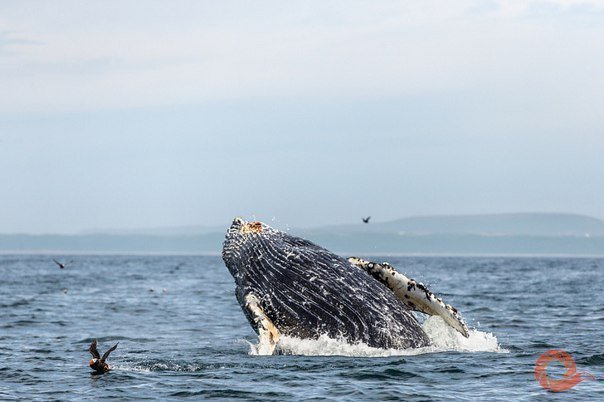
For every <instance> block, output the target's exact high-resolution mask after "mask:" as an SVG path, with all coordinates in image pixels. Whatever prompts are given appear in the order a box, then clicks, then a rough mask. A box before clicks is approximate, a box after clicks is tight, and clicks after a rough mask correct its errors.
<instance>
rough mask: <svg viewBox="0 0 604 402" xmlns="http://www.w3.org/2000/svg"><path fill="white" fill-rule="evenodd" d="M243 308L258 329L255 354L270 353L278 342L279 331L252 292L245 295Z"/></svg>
mask: <svg viewBox="0 0 604 402" xmlns="http://www.w3.org/2000/svg"><path fill="white" fill-rule="evenodd" d="M245 308H246V309H247V310H248V311H249V313H250V315H251V316H252V318H253V320H254V322H255V323H256V328H257V330H258V346H257V354H259V355H272V354H273V353H274V352H275V348H276V347H277V342H279V331H278V330H277V328H276V327H275V325H274V324H273V323H272V322H271V320H270V319H269V318H268V317H267V316H266V314H265V313H264V311H263V310H262V307H261V306H260V300H258V298H257V297H256V295H254V294H253V293H248V294H247V295H246V296H245Z"/></svg>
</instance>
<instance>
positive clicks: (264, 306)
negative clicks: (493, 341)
mask: <svg viewBox="0 0 604 402" xmlns="http://www.w3.org/2000/svg"><path fill="white" fill-rule="evenodd" d="M222 258H223V260H224V262H225V265H226V266H227V268H228V269H229V272H230V273H231V275H233V278H234V279H235V284H236V292H235V293H236V296H237V300H238V301H239V304H240V305H241V307H242V309H243V312H244V313H245V316H246V317H247V319H248V321H249V322H250V324H251V326H252V327H253V328H254V330H255V331H256V333H258V335H259V337H260V341H261V343H264V344H268V345H270V346H269V352H270V353H273V351H274V350H275V347H276V345H277V342H278V340H279V337H280V336H281V335H287V336H292V337H297V338H301V339H316V338H318V337H319V336H321V335H323V334H326V335H328V336H329V337H331V338H341V339H344V340H346V341H347V342H349V343H358V342H363V343H365V344H367V345H369V346H371V347H376V348H395V349H406V348H417V347H422V346H427V345H429V343H430V341H429V339H428V336H427V335H426V334H425V333H424V331H423V330H422V328H421V326H420V324H419V322H418V321H417V319H416V318H415V315H414V314H413V312H412V310H416V311H420V312H423V313H426V314H430V315H439V316H441V317H442V318H443V319H444V320H445V322H447V323H448V324H449V325H451V326H452V327H453V328H455V329H456V330H457V331H459V332H460V333H461V334H462V335H464V336H466V337H467V336H468V328H467V326H466V324H465V323H464V321H463V319H462V318H461V315H460V314H459V313H458V311H457V310H456V309H454V308H453V307H451V306H449V305H447V304H445V303H444V302H443V301H442V300H441V299H440V298H438V297H436V296H435V295H434V294H432V293H431V292H430V291H429V290H428V289H427V288H426V287H425V286H424V285H422V284H421V283H418V282H416V281H414V280H412V279H409V278H407V277H406V276H404V275H402V274H401V273H399V272H397V271H396V270H395V269H394V267H392V266H391V265H389V264H388V263H381V264H378V263H374V262H369V261H365V260H362V259H360V258H356V257H350V258H348V259H345V258H342V257H340V256H338V255H336V254H334V253H332V252H330V251H328V250H326V249H324V248H322V247H320V246H318V245H316V244H314V243H312V242H310V241H308V240H305V239H302V238H299V237H295V236H291V235H289V234H287V233H284V232H281V231H279V230H276V229H274V228H271V227H270V226H268V225H266V224H264V223H262V222H246V221H244V220H243V219H240V218H235V220H234V221H233V223H232V225H231V227H230V228H229V229H228V231H227V234H226V238H225V241H224V246H223V251H222Z"/></svg>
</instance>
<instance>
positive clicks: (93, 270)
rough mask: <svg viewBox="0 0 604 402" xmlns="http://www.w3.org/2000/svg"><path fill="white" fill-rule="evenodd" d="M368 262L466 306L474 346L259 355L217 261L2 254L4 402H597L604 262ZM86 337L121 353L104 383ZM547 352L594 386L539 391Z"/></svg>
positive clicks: (290, 347) (438, 332) (441, 330)
mask: <svg viewBox="0 0 604 402" xmlns="http://www.w3.org/2000/svg"><path fill="white" fill-rule="evenodd" d="M53 257H54V258H57V259H59V260H61V261H63V262H67V267H66V268H65V269H59V268H58V267H57V265H56V264H55V263H54V262H53V261H52V258H53ZM361 257H367V258H371V256H361ZM372 259H373V260H377V261H382V260H387V261H389V262H390V263H392V264H393V265H394V266H395V267H397V268H398V269H399V270H400V271H401V272H404V273H405V274H407V275H408V276H409V277H411V278H414V279H416V280H419V281H421V282H423V283H425V284H426V285H428V287H429V289H431V290H432V291H433V292H435V293H436V294H437V295H439V296H442V297H443V298H444V300H445V301H446V302H448V303H450V304H452V305H453V306H455V307H457V308H458V309H459V310H460V311H461V312H462V314H463V316H464V317H465V319H466V320H467V321H468V324H469V326H470V328H472V331H471V336H470V338H469V339H465V338H463V337H461V336H460V335H458V334H457V333H456V332H455V331H453V330H451V329H450V328H448V327H447V326H446V325H445V324H444V323H443V322H442V321H441V320H440V319H439V318H434V317H432V318H429V319H426V320H425V321H424V323H423V327H424V330H425V331H426V333H427V334H428V335H429V337H430V338H431V340H432V342H433V345H432V346H430V347H428V348H423V349H420V350H406V351H396V350H380V349H372V348H369V347H367V346H365V345H348V344H346V343H345V342H342V341H340V340H334V339H328V338H321V339H319V340H316V341H308V340H306V341H301V340H297V339H289V338H285V339H283V340H282V342H281V344H280V346H279V348H280V351H281V354H280V355H275V356H261V355H258V354H257V352H256V351H257V347H256V344H257V337H256V335H255V333H254V332H253V331H252V329H251V327H250V326H249V324H248V323H247V321H246V319H245V317H244V315H243V313H242V311H241V308H240V307H239V305H238V303H237V301H236V299H235V295H234V283H233V280H232V278H231V277H230V275H229V273H228V271H227V269H226V268H225V267H224V264H223V263H222V260H221V258H220V257H218V256H92V255H91V256H82V255H78V256H65V255H62V256H48V255H2V256H0V278H1V279H0V400H78V401H80V400H96V399H119V400H144V399H159V400H175V399H181V398H189V399H193V400H199V399H210V398H215V399H225V400H234V399H243V400H263V401H270V400H274V401H283V400H406V401H412V400H418V401H430V400H434V401H442V400H483V401H485V400H502V401H503V400H506V401H507V400H527V401H528V400H531V401H532V400H564V401H566V400H577V401H583V400H603V398H604V295H603V293H604V259H591V258H528V257H527V258H495V257H493V258H491V257H489V258H486V257H484V258H482V257H481V258H478V257H476V258H468V257H451V258H443V257H390V258H385V257H379V258H375V257H374V258H372ZM420 319H423V318H422V317H420ZM93 339H97V340H98V342H99V350H100V352H101V353H103V352H104V350H106V349H107V348H109V347H110V346H112V345H113V344H114V343H117V342H119V346H118V348H117V350H116V351H115V352H113V353H112V354H111V356H110V358H109V360H108V362H109V363H110V365H111V366H112V368H113V370H112V371H110V372H108V373H105V374H103V375H92V374H91V370H90V369H89V367H88V360H89V359H90V357H91V356H90V355H89V354H88V351H87V349H88V346H89V344H90V342H91V341H92V340H93ZM550 349H562V350H565V351H567V352H568V353H569V354H570V355H571V356H572V358H573V359H574V362H575V364H576V368H577V371H579V372H583V373H586V375H585V376H584V378H586V380H585V381H582V382H580V383H578V384H577V385H576V386H574V387H573V388H571V389H569V390H567V391H564V392H558V393H553V392H550V391H547V390H545V389H544V388H542V387H541V386H540V385H539V383H538V382H537V380H536V379H535V374H534V369H535V363H536V361H537V359H538V358H539V356H540V355H541V354H543V353H544V352H546V351H548V350H550ZM565 370H566V369H565V368H564V367H563V366H562V364H560V363H556V362H553V363H551V364H550V365H549V366H548V371H547V373H548V376H550V377H551V378H553V379H561V378H563V377H562V375H563V373H564V372H565Z"/></svg>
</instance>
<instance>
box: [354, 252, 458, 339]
mask: <svg viewBox="0 0 604 402" xmlns="http://www.w3.org/2000/svg"><path fill="white" fill-rule="evenodd" d="M348 261H349V262H350V263H351V264H352V265H354V266H355V267H359V268H361V269H363V270H364V271H366V272H367V273H368V274H370V275H371V276H373V277H374V278H376V279H377V280H379V281H380V282H381V283H383V284H384V285H385V286H387V287H388V288H389V289H390V290H392V292H393V293H394V294H395V296H396V297H397V298H398V299H399V300H400V301H401V302H402V303H403V304H405V305H406V306H407V307H409V308H410V309H412V310H416V311H419V312H422V313H425V314H428V315H433V316H439V317H441V318H442V319H443V320H444V321H445V322H446V323H447V324H449V325H450V326H451V327H453V328H455V329H456V330H457V331H458V332H459V333H460V334H462V335H463V336H464V337H466V338H467V337H469V332H468V326H467V325H466V323H465V322H464V320H463V318H462V317H461V314H460V313H459V312H458V311H457V309H455V308H454V307H452V306H450V305H449V304H446V303H445V302H443V301H442V299H441V298H439V297H436V296H435V295H434V293H432V292H430V291H429V290H428V288H426V287H425V286H424V285H423V284H422V283H419V282H416V281H414V280H413V279H410V278H407V277H406V276H405V275H403V274H401V273H400V272H398V271H396V269H394V267H393V266H392V265H390V264H388V263H387V262H384V263H382V264H378V263H375V262H370V261H365V260H362V259H360V258H357V257H350V258H348Z"/></svg>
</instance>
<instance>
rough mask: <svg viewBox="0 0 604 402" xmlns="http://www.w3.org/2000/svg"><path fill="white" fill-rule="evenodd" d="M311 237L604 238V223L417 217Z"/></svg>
mask: <svg viewBox="0 0 604 402" xmlns="http://www.w3.org/2000/svg"><path fill="white" fill-rule="evenodd" d="M304 232H307V233H308V234H327V233H333V234H340V235H341V234H351V233H390V234H416V235H430V234H439V235H440V234H464V235H482V236H604V221H601V220H599V219H596V218H592V217H590V216H585V215H576V214H548V213H516V214H497V215H443V216H417V217H409V218H403V219H398V220H395V221H390V222H371V223H369V224H367V225H365V224H363V223H362V222H361V221H360V220H359V223H358V224H353V225H352V224H349V225H337V226H324V227H320V228H312V229H307V230H305V231H304Z"/></svg>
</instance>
